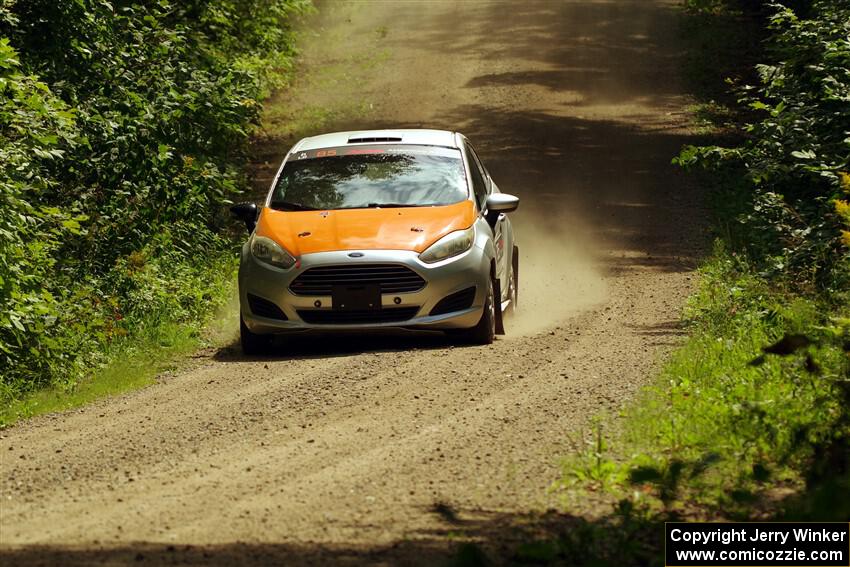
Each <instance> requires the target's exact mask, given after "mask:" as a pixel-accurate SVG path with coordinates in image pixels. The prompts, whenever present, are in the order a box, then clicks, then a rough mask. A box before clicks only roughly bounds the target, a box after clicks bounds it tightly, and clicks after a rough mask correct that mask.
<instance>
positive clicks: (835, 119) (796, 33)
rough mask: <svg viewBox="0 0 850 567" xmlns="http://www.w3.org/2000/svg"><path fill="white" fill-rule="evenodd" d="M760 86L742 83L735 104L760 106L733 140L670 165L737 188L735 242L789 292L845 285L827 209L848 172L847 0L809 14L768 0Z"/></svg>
mask: <svg viewBox="0 0 850 567" xmlns="http://www.w3.org/2000/svg"><path fill="white" fill-rule="evenodd" d="M773 9H774V14H773V16H772V17H771V20H770V28H771V30H772V32H773V36H772V40H771V43H770V49H769V52H770V53H771V54H772V57H773V59H774V63H772V64H765V65H760V66H759V67H758V71H759V76H760V78H761V85H759V86H758V87H745V88H744V89H742V92H741V96H742V102H744V103H746V104H747V105H749V106H750V107H751V108H752V109H753V110H755V111H758V112H760V113H761V119H760V120H759V121H757V122H754V123H752V124H748V125H746V126H745V127H744V131H745V138H744V142H743V143H742V144H740V145H738V146H735V147H720V146H707V147H693V146H689V147H686V148H685V149H684V150H683V151H682V153H681V155H680V156H679V158H677V161H678V163H680V164H682V165H684V166H686V167H692V166H697V165H699V166H702V167H706V168H709V169H712V170H714V171H715V172H719V173H721V174H723V175H724V176H725V178H726V179H727V180H728V179H734V178H737V179H738V180H739V181H738V183H737V184H735V185H731V184H727V189H728V191H729V192H730V193H734V194H737V195H746V196H747V199H746V200H745V203H744V206H743V210H742V211H741V212H740V215H739V218H738V220H739V221H740V222H741V223H742V225H743V228H744V231H743V232H741V233H740V240H739V241H738V242H736V243H735V244H736V245H739V246H741V247H742V248H745V249H746V251H747V252H748V253H749V254H750V256H751V258H752V259H753V260H754V261H755V262H756V265H757V266H758V267H760V268H761V269H763V270H764V271H765V273H766V274H774V275H778V276H784V277H786V279H787V280H788V281H794V282H797V284H798V289H800V290H805V289H811V290H837V289H841V288H843V287H845V286H846V285H848V282H850V280H848V271H850V256H848V251H850V248H848V246H846V245H845V244H844V243H842V232H841V230H842V222H843V221H842V219H841V216H840V214H839V211H838V210H836V201H838V200H840V198H841V196H842V193H843V188H842V181H841V180H842V173H846V172H847V171H848V169H850V164H848V160H850V128H848V121H847V117H848V116H850V3H847V2H815V3H814V4H813V6H812V10H811V18H809V19H803V18H801V17H799V16H798V15H797V14H796V13H795V12H794V11H793V10H791V9H789V8H786V7H783V6H780V5H773Z"/></svg>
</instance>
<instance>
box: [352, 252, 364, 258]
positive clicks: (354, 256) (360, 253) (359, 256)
mask: <svg viewBox="0 0 850 567" xmlns="http://www.w3.org/2000/svg"><path fill="white" fill-rule="evenodd" d="M348 257H349V258H362V257H363V252H352V253H351V254H349V255H348Z"/></svg>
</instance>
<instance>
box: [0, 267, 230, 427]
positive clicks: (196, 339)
mask: <svg viewBox="0 0 850 567" xmlns="http://www.w3.org/2000/svg"><path fill="white" fill-rule="evenodd" d="M217 267H220V266H218V265H217ZM233 276H234V274H233V272H232V271H231V272H230V273H228V274H220V275H219V278H220V279H221V282H219V283H220V285H215V286H211V287H213V289H215V290H216V293H217V295H218V296H217V297H212V298H211V300H210V302H209V305H210V311H209V313H208V314H207V316H206V317H204V318H202V319H200V320H198V321H175V320H172V319H168V318H164V319H158V320H156V319H152V320H149V321H147V322H144V323H140V324H139V327H138V328H137V329H135V331H134V332H133V334H132V335H131V336H128V337H126V338H123V339H120V340H117V341H115V342H114V343H113V344H112V345H111V346H110V348H109V349H108V350H107V351H106V352H104V353H102V355H101V357H100V360H101V363H100V364H99V365H96V366H95V367H94V368H92V370H91V372H90V373H89V374H88V376H86V377H85V378H84V379H82V380H80V381H79V382H75V383H73V384H71V385H68V386H64V387H63V386H58V385H57V386H52V387H49V388H45V389H41V390H36V391H34V392H31V393H29V394H26V395H25V396H23V397H21V398H19V399H15V400H12V401H11V402H10V403H8V404H7V405H6V406H4V407H3V408H2V409H0V428H5V427H8V426H10V425H12V424H14V423H15V422H17V421H19V420H21V419H26V418H30V417H34V416H38V415H44V414H48V413H54V412H59V411H66V410H69V409H73V408H77V407H81V406H84V405H86V404H89V403H91V402H94V401H96V400H99V399H102V398H106V397H110V396H115V395H119V394H123V393H125V392H129V391H132V390H137V389H139V388H144V387H145V386H148V385H150V384H153V383H154V382H155V381H156V377H157V376H159V375H161V374H162V373H164V372H167V371H169V370H173V369H176V368H179V367H180V366H181V365H183V364H185V362H186V357H187V356H189V355H191V354H193V353H195V352H197V351H198V349H200V348H202V347H207V346H211V345H212V346H214V345H220V344H224V343H226V342H228V341H230V340H232V339H233V337H234V334H235V332H236V331H235V330H236V329H238V315H237V313H238V304H237V298H236V291H235V290H236V285H235V284H236V282H235V278H234V277H233ZM211 279H215V278H211Z"/></svg>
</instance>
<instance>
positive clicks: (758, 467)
mask: <svg viewBox="0 0 850 567" xmlns="http://www.w3.org/2000/svg"><path fill="white" fill-rule="evenodd" d="M685 5H686V9H687V11H688V15H687V17H686V19H687V20H688V21H689V22H690V24H688V23H686V26H689V27H688V29H689V30H690V32H689V34H690V38H689V41H691V42H692V49H691V51H692V53H691V55H690V57H689V58H688V62H687V69H686V76H687V77H688V79H690V80H691V82H692V84H693V85H694V88H695V96H696V98H697V100H698V104H697V106H695V108H694V117H695V120H696V121H697V123H698V126H700V127H701V129H702V131H703V133H704V134H706V135H707V136H708V138H710V139H711V141H710V142H709V143H708V144H707V145H703V146H694V147H685V148H683V149H682V151H681V154H680V155H679V156H677V157H676V158H675V159H674V162H675V163H677V164H679V165H680V166H682V167H684V168H686V169H687V170H688V171H691V172H692V173H693V175H695V176H697V177H698V178H699V181H700V183H701V184H702V185H703V186H704V187H705V190H706V192H707V194H708V199H709V201H710V205H711V210H712V214H713V218H712V227H713V229H714V232H715V235H716V241H715V245H714V250H713V253H712V254H711V255H710V256H709V257H708V258H707V259H706V260H705V261H704V263H703V266H702V267H701V269H700V274H701V283H700V288H699V291H698V292H697V293H696V294H695V296H694V297H692V298H691V299H690V301H689V303H688V305H687V308H686V310H685V313H684V317H683V325H684V326H686V328H687V329H688V330H689V338H688V340H687V341H686V343H685V344H684V345H683V346H682V347H680V348H679V349H678V350H677V351H676V352H675V353H674V355H673V356H672V358H671V360H669V361H668V362H667V364H666V366H665V367H664V369H663V371H662V372H661V374H660V376H659V378H658V380H657V383H656V386H655V387H654V388H651V389H649V390H647V391H645V392H644V393H643V396H642V397H641V398H640V399H638V400H636V402H635V403H633V404H632V405H631V406H630V407H629V408H628V409H627V410H626V412H625V415H624V418H623V420H622V429H621V430H620V431H619V432H617V433H615V434H613V435H610V434H609V432H608V431H605V430H604V429H603V428H602V427H601V426H600V427H599V428H598V429H597V431H595V433H594V435H593V436H592V440H589V441H588V446H587V448H586V450H585V451H584V453H583V454H581V455H580V456H579V457H577V458H570V459H569V460H568V461H566V462H565V464H564V477H563V479H562V481H561V482H560V483H559V484H558V486H556V487H555V489H556V490H558V491H559V492H561V493H562V494H564V499H565V505H566V506H567V509H569V506H570V504H569V503H570V502H571V498H572V497H576V498H577V499H578V500H579V501H580V500H581V498H582V495H586V494H587V490H591V491H593V492H596V493H601V494H603V495H604V498H608V499H610V501H611V502H613V503H614V506H613V508H612V509H611V511H610V513H608V514H605V515H604V516H603V517H601V518H598V519H595V520H586V519H581V518H574V517H569V521H568V522H567V524H568V529H564V530H562V531H561V532H560V534H559V535H556V536H554V537H551V536H550V537H544V538H542V539H540V540H539V541H530V542H528V543H526V544H525V545H523V546H520V547H519V548H518V549H517V551H516V559H517V560H520V561H531V562H537V563H558V564H561V563H565V564H571V565H596V564H607V563H612V564H613V563H616V564H619V565H645V564H663V563H662V562H663V559H662V558H663V553H662V551H661V549H662V546H663V529H662V528H661V527H659V526H660V525H661V522H663V521H667V520H677V519H713V520H722V519H726V520H738V521H744V520H758V519H764V520H769V519H774V520H776V519H783V520H791V519H798V520H818V521H827V520H835V521H846V520H847V518H848V517H850V411H848V407H850V163H848V160H850V122H848V117H850V3H848V2H846V1H814V2H807V1H803V0H799V1H796V2H793V3H786V4H784V5H782V4H774V3H767V2H763V3H753V2H736V1H735V0H688V1H686V2H685ZM695 22H697V23H698V25H697V26H695V27H690V26H691V24H693V23H695ZM754 38H757V41H754ZM694 49H696V50H697V51H696V52H694ZM743 63H747V65H744V64H743ZM718 73H720V74H718ZM727 77H728V78H729V80H727V81H725V82H724V81H723V79H724V78H727Z"/></svg>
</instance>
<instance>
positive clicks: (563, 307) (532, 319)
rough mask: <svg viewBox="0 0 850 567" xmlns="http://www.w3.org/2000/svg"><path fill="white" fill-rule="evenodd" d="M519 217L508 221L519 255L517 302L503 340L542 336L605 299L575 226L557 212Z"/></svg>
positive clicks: (586, 241)
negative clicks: (535, 335) (538, 334)
mask: <svg viewBox="0 0 850 567" xmlns="http://www.w3.org/2000/svg"><path fill="white" fill-rule="evenodd" d="M520 211H521V212H520ZM520 211H518V212H517V214H516V216H515V217H513V218H512V220H513V226H514V231H515V233H516V238H517V245H518V246H519V249H520V264H519V300H518V302H517V305H518V309H517V311H516V313H515V314H514V315H513V317H512V318H511V319H510V321H506V323H505V328H506V330H507V338H510V337H511V336H517V335H529V334H534V333H537V332H541V331H548V330H550V329H552V328H553V327H555V326H556V325H557V324H558V323H560V322H562V321H564V320H565V319H568V318H569V317H571V316H574V315H576V314H578V313H581V312H582V311H585V310H587V309H590V308H592V307H593V306H594V305H597V304H599V303H601V302H602V301H604V300H605V298H606V297H607V295H608V292H607V284H606V282H605V279H604V278H603V277H602V274H601V273H600V272H599V270H598V268H597V267H596V266H595V263H594V257H593V249H594V246H593V243H592V242H591V241H590V240H591V239H590V237H589V236H588V233H587V232H586V231H585V230H583V229H582V227H581V223H580V222H578V221H576V220H575V219H573V218H570V216H569V215H566V214H563V213H560V214H559V213H558V212H554V213H553V212H551V211H547V212H545V213H544V212H542V211H540V210H536V209H529V208H526V209H525V210H523V209H522V208H521V209H520Z"/></svg>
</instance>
